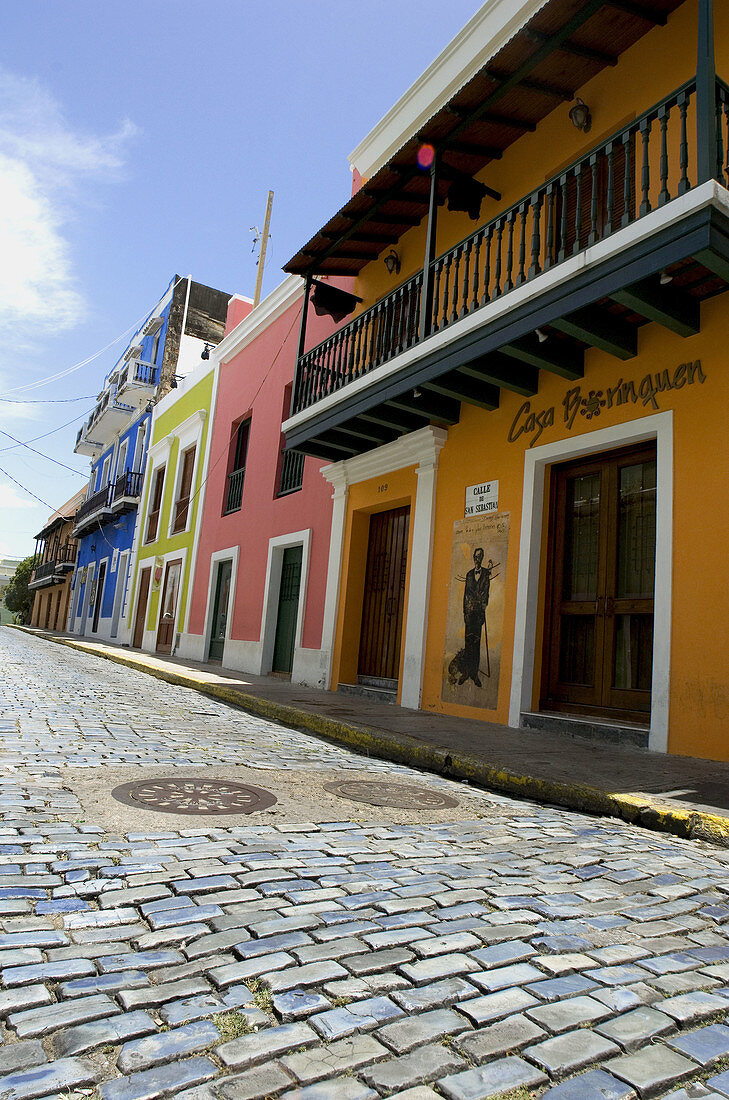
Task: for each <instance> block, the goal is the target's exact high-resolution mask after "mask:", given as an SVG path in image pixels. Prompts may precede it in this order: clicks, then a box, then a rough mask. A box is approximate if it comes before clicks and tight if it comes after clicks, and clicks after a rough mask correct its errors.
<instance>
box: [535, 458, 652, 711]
mask: <svg viewBox="0 0 729 1100" xmlns="http://www.w3.org/2000/svg"><path fill="white" fill-rule="evenodd" d="M655 555H656V456H655V447H652V446H644V447H641V448H634V449H631V450H628V451H623V452H616V453H614V454H612V455H609V456H595V457H594V458H592V459H589V460H583V461H581V462H580V463H575V464H572V465H569V466H565V467H561V468H558V469H557V470H555V472H554V477H553V493H552V523H551V535H550V558H551V565H550V574H551V575H552V578H553V580H552V591H551V599H550V608H549V612H550V615H549V620H550V621H549V629H548V631H547V654H546V658H547V659H546V661H545V668H546V676H545V683H546V691H545V693H544V697H543V699H542V705H544V706H546V707H549V708H554V707H555V706H556V707H559V708H560V709H563V710H575V711H581V712H582V713H590V714H595V715H600V714H602V715H604V716H606V717H610V716H612V717H615V718H632V719H641V718H642V719H643V720H645V717H646V715H647V714H649V712H650V705H651V677H652V668H653V586H654V577H655Z"/></svg>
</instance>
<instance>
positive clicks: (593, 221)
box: [587, 153, 599, 245]
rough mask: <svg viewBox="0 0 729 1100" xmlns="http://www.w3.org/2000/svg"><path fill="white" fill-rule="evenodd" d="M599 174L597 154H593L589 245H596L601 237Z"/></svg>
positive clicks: (591, 159)
mask: <svg viewBox="0 0 729 1100" xmlns="http://www.w3.org/2000/svg"><path fill="white" fill-rule="evenodd" d="M597 172H598V162H597V153H593V154H592V156H591V157H590V186H591V188H592V190H591V193H590V232H589V233H588V235H587V243H588V245H591V244H595V243H596V241H597V239H598V236H599V234H598V231H597Z"/></svg>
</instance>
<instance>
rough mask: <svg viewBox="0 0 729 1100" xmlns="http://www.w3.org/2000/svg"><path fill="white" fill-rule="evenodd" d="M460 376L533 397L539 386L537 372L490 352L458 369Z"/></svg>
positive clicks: (497, 353) (507, 357)
mask: <svg viewBox="0 0 729 1100" xmlns="http://www.w3.org/2000/svg"><path fill="white" fill-rule="evenodd" d="M458 370H459V373H460V374H465V375H466V376H467V377H468V378H477V379H479V380H480V381H481V382H485V383H491V384H492V385H494V386H498V387H499V388H500V389H502V390H511V391H512V392H513V393H520V394H521V395H522V396H523V397H533V396H534V394H535V393H536V392H537V389H538V386H539V370H538V368H537V367H532V366H529V365H527V364H526V363H519V362H517V360H516V359H511V358H510V357H509V356H508V355H502V354H501V353H500V352H498V351H496V352H490V353H489V354H488V355H482V356H481V357H480V358H479V359H472V360H471V361H470V362H469V363H464V364H463V366H460V367H459V368H458Z"/></svg>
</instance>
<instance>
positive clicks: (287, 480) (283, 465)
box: [276, 382, 304, 497]
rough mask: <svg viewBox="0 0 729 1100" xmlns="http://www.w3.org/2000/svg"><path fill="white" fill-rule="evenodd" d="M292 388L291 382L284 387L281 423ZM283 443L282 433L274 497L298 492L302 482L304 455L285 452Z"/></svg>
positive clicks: (286, 416) (286, 413) (287, 410)
mask: <svg viewBox="0 0 729 1100" xmlns="http://www.w3.org/2000/svg"><path fill="white" fill-rule="evenodd" d="M292 388H293V384H292V383H291V382H289V383H288V385H287V386H285V387H284V397H283V409H282V410H281V420H282V421H284V420H286V419H287V418H288V416H289V409H290V408H291V390H292ZM284 442H285V440H284V434H283V432H282V433H281V442H280V450H279V461H278V471H277V477H276V495H277V496H280V497H282V496H286V495H287V494H288V493H296V492H298V491H299V489H300V488H301V486H302V484H303V480H304V455H303V454H302V453H301V452H300V451H287V450H285V449H284Z"/></svg>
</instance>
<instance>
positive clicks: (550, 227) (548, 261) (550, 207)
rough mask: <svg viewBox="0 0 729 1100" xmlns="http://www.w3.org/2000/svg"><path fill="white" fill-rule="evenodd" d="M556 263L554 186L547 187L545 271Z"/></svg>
mask: <svg viewBox="0 0 729 1100" xmlns="http://www.w3.org/2000/svg"><path fill="white" fill-rule="evenodd" d="M553 263H554V184H552V183H550V184H549V186H548V187H547V243H546V247H545V255H544V270H545V271H546V270H547V269H548V268H550V267H551V266H552V264H553Z"/></svg>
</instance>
